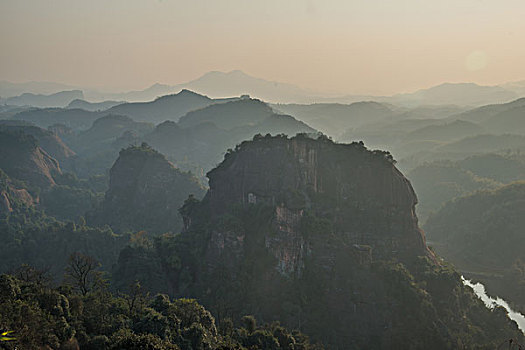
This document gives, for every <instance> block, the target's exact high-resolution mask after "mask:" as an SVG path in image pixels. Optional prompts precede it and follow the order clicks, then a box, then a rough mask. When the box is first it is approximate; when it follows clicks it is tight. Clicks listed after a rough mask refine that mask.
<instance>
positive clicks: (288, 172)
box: [208, 137, 431, 266]
mask: <svg viewBox="0 0 525 350" xmlns="http://www.w3.org/2000/svg"><path fill="white" fill-rule="evenodd" d="M239 149H240V150H241V149H242V152H233V153H232V154H228V155H226V158H225V161H224V162H223V163H222V164H221V165H220V166H219V167H217V168H216V169H214V170H212V171H210V172H209V173H208V177H209V180H210V181H209V183H210V191H209V193H208V197H209V203H210V208H211V212H212V215H214V216H218V215H221V214H223V213H225V212H226V211H227V210H229V208H230V207H232V206H233V205H236V204H238V205H242V206H244V207H246V206H249V205H251V204H257V203H264V204H266V205H270V206H273V207H275V212H274V217H273V220H274V222H275V227H276V229H277V231H278V232H281V233H283V234H284V235H285V236H290V235H297V236H298V237H302V236H303V234H302V232H301V222H302V219H303V218H304V217H305V211H309V212H310V213H315V215H320V216H325V217H326V218H327V219H328V220H329V221H330V224H331V225H332V229H333V232H332V233H334V234H336V235H338V236H340V237H341V238H343V239H344V240H345V241H346V242H347V243H348V244H350V245H368V246H370V247H371V250H372V252H373V254H375V255H377V256H379V257H381V258H386V257H410V256H418V255H427V256H431V254H430V253H429V251H428V250H427V248H426V244H425V238H424V235H423V233H422V231H421V230H420V229H419V228H418V223H417V217H416V215H415V205H416V204H417V197H416V194H415V193H414V190H413V189H412V186H411V184H410V182H409V181H408V180H407V179H406V178H405V177H404V176H403V175H402V174H401V172H399V170H397V168H396V167H395V166H394V162H393V161H392V159H391V157H390V155H389V154H388V153H385V152H370V151H367V150H366V149H365V147H364V146H363V145H362V144H361V143H354V144H350V145H344V144H334V143H333V142H331V141H329V140H313V139H310V138H306V137H296V138H293V139H291V140H289V139H287V138H284V137H277V138H264V137H260V138H257V139H255V140H254V141H253V142H250V143H245V144H243V145H242V146H241V147H240V148H239ZM270 245H271V244H270ZM299 245H301V244H299ZM282 254H284V253H282ZM290 254H291V255H290ZM290 254H288V253H287V254H284V255H283V256H287V257H291V256H292V255H293V256H294V257H293V260H297V261H298V258H299V256H297V254H301V253H300V252H295V253H293V254H292V253H291V252H290ZM279 264H280V265H283V266H288V265H289V264H288V263H287V262H286V261H279ZM299 265H301V264H299Z"/></svg>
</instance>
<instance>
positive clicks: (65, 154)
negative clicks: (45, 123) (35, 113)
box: [0, 120, 75, 165]
mask: <svg viewBox="0 0 525 350" xmlns="http://www.w3.org/2000/svg"><path fill="white" fill-rule="evenodd" d="M0 130H7V131H11V132H21V133H24V134H27V135H31V136H33V137H34V138H35V139H36V141H37V142H38V145H39V146H40V147H41V148H42V149H43V150H45V151H46V152H47V153H48V154H49V155H50V156H51V157H53V158H55V159H56V160H58V161H59V162H60V164H61V165H63V163H64V162H67V161H68V160H69V159H70V158H71V157H73V156H74V155H75V152H73V151H72V150H71V149H70V148H69V147H68V146H67V145H66V144H65V143H64V142H63V141H62V140H61V138H60V137H59V136H58V134H57V133H55V132H53V131H49V130H45V129H42V128H39V127H38V126H34V125H27V124H24V123H23V122H20V121H16V120H4V121H0Z"/></svg>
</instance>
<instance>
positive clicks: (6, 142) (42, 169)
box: [0, 130, 61, 189]
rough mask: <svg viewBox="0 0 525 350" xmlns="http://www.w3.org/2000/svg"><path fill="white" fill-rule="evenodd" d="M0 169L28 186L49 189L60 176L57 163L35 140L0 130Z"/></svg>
mask: <svg viewBox="0 0 525 350" xmlns="http://www.w3.org/2000/svg"><path fill="white" fill-rule="evenodd" d="M0 169H3V170H4V171H5V172H6V173H7V175H8V176H9V177H12V178H14V179H17V180H21V181H24V182H26V183H27V184H28V185H30V186H36V187H40V188H44V189H45V188H49V187H51V186H53V185H55V180H54V176H56V175H59V174H61V170H60V166H59V163H58V161H57V160H56V159H54V158H53V157H51V156H50V155H49V154H48V153H47V152H46V151H44V150H43V149H42V148H40V147H39V146H38V144H37V141H36V139H35V138H34V137H33V136H31V135H28V134H25V133H22V132H19V131H7V130H0Z"/></svg>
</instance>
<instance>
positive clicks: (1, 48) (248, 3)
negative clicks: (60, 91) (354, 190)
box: [0, 0, 525, 94]
mask: <svg viewBox="0 0 525 350" xmlns="http://www.w3.org/2000/svg"><path fill="white" fill-rule="evenodd" d="M524 18H525V1H524V0H359V1H357V0H322V1H321V0H319V1H317V0H260V1H254V0H207V1H205V0H184V1H182V0H162V1H161V0H83V1H77V0H0V80H10V81H29V80H34V81H56V82H62V83H67V84H72V85H79V86H96V87H103V88H106V89H114V88H123V89H139V88H140V89H141V88H144V87H146V86H149V85H151V84H152V83H154V82H160V83H166V84H176V83H182V82H185V81H188V80H191V79H194V78H196V77H198V76H200V75H202V74H204V73H205V72H207V71H211V70H221V71H229V70H233V69H241V70H243V71H245V72H247V73H248V74H251V75H254V76H257V77H261V78H265V79H270V80H277V81H282V82H288V83H293V84H297V85H300V86H303V87H309V88H317V89H319V90H326V91H339V92H344V93H373V94H390V93H395V92H403V91H411V90H415V89H418V88H422V87H429V86H431V85H435V84H439V83H442V82H445V81H450V82H459V81H472V82H476V83H480V84H496V83H500V82H505V81H515V80H523V79H525V64H524V63H525V20H524Z"/></svg>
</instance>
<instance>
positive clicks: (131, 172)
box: [89, 144, 204, 233]
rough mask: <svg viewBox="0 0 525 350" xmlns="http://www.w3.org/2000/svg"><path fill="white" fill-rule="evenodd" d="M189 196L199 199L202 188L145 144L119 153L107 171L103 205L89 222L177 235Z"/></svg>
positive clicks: (117, 229) (188, 175) (117, 228)
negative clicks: (170, 232)
mask: <svg viewBox="0 0 525 350" xmlns="http://www.w3.org/2000/svg"><path fill="white" fill-rule="evenodd" d="M190 194H193V195H195V196H196V197H198V198H200V197H202V195H203V194H204V189H203V188H202V187H201V185H200V184H199V183H198V181H197V180H196V179H195V178H194V177H193V176H192V175H191V174H189V173H183V172H181V171H179V170H178V169H177V168H175V167H174V166H173V164H172V163H170V162H169V161H168V160H166V158H165V157H164V156H163V155H162V154H160V153H158V152H157V151H155V150H153V149H152V148H151V147H149V146H148V145H147V144H142V145H141V146H130V147H129V148H127V149H123V150H122V151H121V152H120V155H119V158H118V159H117V161H116V162H115V164H114V165H113V167H112V168H111V170H110V183H109V189H108V191H107V192H106V195H105V199H104V202H103V203H102V206H101V208H100V209H98V210H97V211H96V213H94V214H92V215H91V218H90V220H89V221H91V222H92V223H94V224H98V225H102V224H108V225H110V226H111V227H112V228H113V229H114V230H116V231H120V232H122V231H127V230H130V231H140V230H146V231H148V232H151V233H164V232H169V231H172V232H178V231H180V229H181V227H182V220H181V218H180V215H179V213H178V209H179V208H180V207H181V206H182V205H183V203H184V200H185V199H186V198H188V196H189V195H190Z"/></svg>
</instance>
